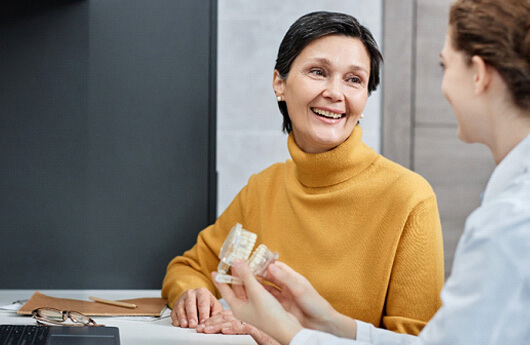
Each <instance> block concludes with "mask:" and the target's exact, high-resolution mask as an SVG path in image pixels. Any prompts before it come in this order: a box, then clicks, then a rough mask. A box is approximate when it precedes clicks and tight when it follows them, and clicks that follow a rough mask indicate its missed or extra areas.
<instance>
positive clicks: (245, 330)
mask: <svg viewBox="0 0 530 345" xmlns="http://www.w3.org/2000/svg"><path fill="white" fill-rule="evenodd" d="M197 332H199V333H207V334H212V333H222V334H249V335H250V336H251V337H252V338H253V339H254V340H255V341H256V343H258V345H279V343H278V342H277V341H276V340H274V339H273V338H271V337H269V336H268V335H267V334H265V333H263V332H262V331H260V330H259V329H257V328H256V327H254V326H252V325H250V324H248V323H245V322H242V321H239V320H238V319H236V317H235V316H234V314H232V311H230V310H223V311H222V312H220V313H217V314H215V315H213V316H212V317H210V318H209V319H208V320H206V321H205V322H204V323H203V324H202V323H201V324H199V325H198V326H197Z"/></svg>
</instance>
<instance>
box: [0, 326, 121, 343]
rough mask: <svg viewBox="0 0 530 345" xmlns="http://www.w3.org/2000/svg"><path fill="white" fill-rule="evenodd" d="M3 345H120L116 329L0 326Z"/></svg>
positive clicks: (0, 340) (0, 338) (0, 337)
mask: <svg viewBox="0 0 530 345" xmlns="http://www.w3.org/2000/svg"><path fill="white" fill-rule="evenodd" d="M0 344H5V345H16V344H24V345H67V344H68V345H120V333H119V330H118V328H117V327H105V326H101V327H72V326H70V327H69V326H36V325H0Z"/></svg>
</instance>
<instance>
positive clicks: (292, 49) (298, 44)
mask: <svg viewBox="0 0 530 345" xmlns="http://www.w3.org/2000/svg"><path fill="white" fill-rule="evenodd" d="M326 35H343V36H349V37H353V38H358V39H359V40H360V41H361V42H362V43H363V45H364V46H365V48H366V50H367V51H368V54H369V55H370V78H369V80H368V94H370V93H371V92H372V91H374V90H375V89H376V88H377V86H378V85H379V69H380V65H381V63H382V62H383V56H382V55H381V52H380V51H379V47H378V46H377V42H376V41H375V39H374V37H373V36H372V33H371V32H370V30H368V29H367V28H366V27H364V26H363V25H361V24H359V21H357V19H355V18H354V17H352V16H350V15H347V14H344V13H337V12H326V11H319V12H312V13H308V14H306V15H304V16H302V17H300V18H299V19H298V20H297V21H296V22H294V23H293V25H291V27H290V28H289V30H288V31H287V33H286V34H285V36H284V37H283V40H282V43H281V44H280V48H279V50H278V57H277V58H276V65H275V66H274V68H275V69H276V70H277V71H278V72H279V76H280V78H281V79H286V78H287V75H288V74H289V71H290V69H291V65H292V63H293V61H294V60H295V59H296V57H297V56H298V55H299V54H300V52H302V50H303V49H304V48H305V47H306V46H307V45H308V44H309V43H311V42H312V41H314V40H316V39H317V38H320V37H323V36H326ZM278 107H279V108H280V111H281V113H282V115H283V131H284V132H286V133H289V132H291V131H292V129H293V128H292V124H291V119H290V118H289V113H288V112H287V105H286V104H285V101H279V102H278Z"/></svg>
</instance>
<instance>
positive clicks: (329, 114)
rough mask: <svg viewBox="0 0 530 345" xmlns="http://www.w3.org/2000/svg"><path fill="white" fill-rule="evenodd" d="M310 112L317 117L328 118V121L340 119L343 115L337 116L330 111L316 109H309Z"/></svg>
mask: <svg viewBox="0 0 530 345" xmlns="http://www.w3.org/2000/svg"><path fill="white" fill-rule="evenodd" d="M311 110H313V112H314V113H315V114H317V115H320V116H324V117H328V118H330V119H340V118H341V117H342V115H344V114H337V113H333V112H331V111H327V110H322V109H316V108H311Z"/></svg>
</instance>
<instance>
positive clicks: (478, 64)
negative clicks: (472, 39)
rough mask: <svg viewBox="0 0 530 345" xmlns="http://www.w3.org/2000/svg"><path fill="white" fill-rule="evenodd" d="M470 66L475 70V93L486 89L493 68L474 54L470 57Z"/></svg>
mask: <svg viewBox="0 0 530 345" xmlns="http://www.w3.org/2000/svg"><path fill="white" fill-rule="evenodd" d="M471 64H472V68H473V70H474V72H475V79H474V83H475V94H477V95H478V94H481V93H483V92H484V91H486V90H487V89H488V87H489V86H490V83H491V77H492V73H494V69H493V68H492V67H491V66H489V65H488V64H487V63H486V62H485V61H484V59H483V58H482V57H480V56H478V55H474V56H473V57H472V58H471Z"/></svg>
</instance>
